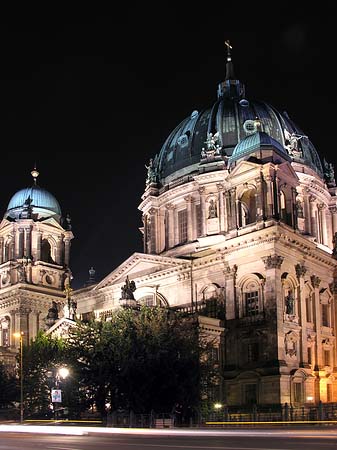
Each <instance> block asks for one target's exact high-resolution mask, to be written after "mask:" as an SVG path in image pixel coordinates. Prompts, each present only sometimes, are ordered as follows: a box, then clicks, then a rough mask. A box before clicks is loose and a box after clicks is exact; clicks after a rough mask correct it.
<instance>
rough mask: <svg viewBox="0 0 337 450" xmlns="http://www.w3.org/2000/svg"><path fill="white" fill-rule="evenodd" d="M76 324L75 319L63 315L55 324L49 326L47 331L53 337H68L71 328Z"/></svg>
mask: <svg viewBox="0 0 337 450" xmlns="http://www.w3.org/2000/svg"><path fill="white" fill-rule="evenodd" d="M76 326H77V325H76V322H74V321H73V320H71V319H67V318H66V317H62V318H61V319H59V320H58V321H57V322H55V323H54V325H53V326H52V327H50V328H49V330H47V331H46V334H50V335H52V336H53V337H59V338H60V337H62V338H67V337H68V334H69V333H68V332H69V328H74V327H76Z"/></svg>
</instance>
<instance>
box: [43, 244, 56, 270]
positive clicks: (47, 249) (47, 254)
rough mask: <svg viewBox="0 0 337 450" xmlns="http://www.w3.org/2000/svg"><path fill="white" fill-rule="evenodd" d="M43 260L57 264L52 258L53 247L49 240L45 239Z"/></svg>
mask: <svg viewBox="0 0 337 450" xmlns="http://www.w3.org/2000/svg"><path fill="white" fill-rule="evenodd" d="M41 260H42V261H45V262H48V263H51V264H55V261H54V259H53V257H52V246H51V245H50V242H49V240H48V239H43V240H42V243H41Z"/></svg>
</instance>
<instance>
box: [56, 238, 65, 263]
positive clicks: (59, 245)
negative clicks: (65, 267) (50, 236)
mask: <svg viewBox="0 0 337 450" xmlns="http://www.w3.org/2000/svg"><path fill="white" fill-rule="evenodd" d="M62 246H63V237H62V236H61V235H60V236H57V241H56V261H55V262H56V264H58V265H59V266H62Z"/></svg>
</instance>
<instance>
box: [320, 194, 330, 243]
mask: <svg viewBox="0 0 337 450" xmlns="http://www.w3.org/2000/svg"><path fill="white" fill-rule="evenodd" d="M319 214H320V222H321V230H322V232H321V235H322V244H324V245H329V242H328V241H329V239H328V233H327V231H328V230H327V223H326V206H325V205H324V203H321V204H320V205H319ZM330 245H331V244H330Z"/></svg>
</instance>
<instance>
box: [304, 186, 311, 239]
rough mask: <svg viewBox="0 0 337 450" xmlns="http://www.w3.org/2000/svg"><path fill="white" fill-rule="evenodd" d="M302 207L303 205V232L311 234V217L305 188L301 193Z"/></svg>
mask: <svg viewBox="0 0 337 450" xmlns="http://www.w3.org/2000/svg"><path fill="white" fill-rule="evenodd" d="M303 205H304V208H303V210H304V231H305V232H306V233H308V234H311V215H310V202H309V195H308V191H307V188H306V189H305V190H304V193H303Z"/></svg>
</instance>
